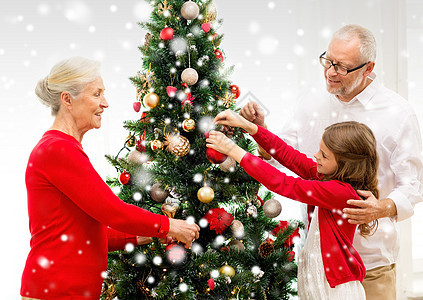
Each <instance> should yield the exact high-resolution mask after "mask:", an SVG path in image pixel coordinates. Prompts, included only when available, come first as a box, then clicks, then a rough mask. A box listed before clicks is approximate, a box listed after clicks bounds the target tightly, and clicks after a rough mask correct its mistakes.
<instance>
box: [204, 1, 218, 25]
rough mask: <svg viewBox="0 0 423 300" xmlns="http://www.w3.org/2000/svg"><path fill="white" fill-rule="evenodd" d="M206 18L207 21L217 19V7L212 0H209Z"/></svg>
mask: <svg viewBox="0 0 423 300" xmlns="http://www.w3.org/2000/svg"><path fill="white" fill-rule="evenodd" d="M206 19H207V20H208V21H209V22H213V21H216V19H217V9H216V6H214V4H213V3H212V2H210V4H209V5H208V6H207V12H206Z"/></svg>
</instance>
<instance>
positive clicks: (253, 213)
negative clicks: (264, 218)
mask: <svg viewBox="0 0 423 300" xmlns="http://www.w3.org/2000/svg"><path fill="white" fill-rule="evenodd" d="M247 215H249V216H252V217H253V218H257V207H255V206H254V205H250V206H249V207H248V208H247Z"/></svg>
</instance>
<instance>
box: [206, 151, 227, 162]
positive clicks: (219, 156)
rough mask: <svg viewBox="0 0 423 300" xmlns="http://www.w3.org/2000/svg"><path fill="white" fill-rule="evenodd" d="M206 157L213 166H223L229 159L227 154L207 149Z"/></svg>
mask: <svg viewBox="0 0 423 300" xmlns="http://www.w3.org/2000/svg"><path fill="white" fill-rule="evenodd" d="M206 156H207V159H208V160H209V162H211V163H212V164H221V163H223V162H224V161H225V160H226V159H227V158H228V156H227V155H226V154H223V153H220V152H218V151H216V150H214V149H212V148H207V150H206Z"/></svg>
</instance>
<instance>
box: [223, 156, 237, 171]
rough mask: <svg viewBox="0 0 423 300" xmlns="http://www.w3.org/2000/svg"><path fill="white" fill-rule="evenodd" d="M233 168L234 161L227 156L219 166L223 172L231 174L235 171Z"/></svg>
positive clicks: (234, 165)
mask: <svg viewBox="0 0 423 300" xmlns="http://www.w3.org/2000/svg"><path fill="white" fill-rule="evenodd" d="M235 167H236V160H235V159H233V158H232V157H230V156H228V157H227V158H226V159H225V161H224V162H222V163H220V164H219V168H220V169H221V170H222V171H223V172H233V171H235Z"/></svg>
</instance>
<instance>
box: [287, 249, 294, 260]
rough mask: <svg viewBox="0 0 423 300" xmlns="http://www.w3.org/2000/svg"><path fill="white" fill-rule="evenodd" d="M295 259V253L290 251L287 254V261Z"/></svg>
mask: <svg viewBox="0 0 423 300" xmlns="http://www.w3.org/2000/svg"><path fill="white" fill-rule="evenodd" d="M294 258H295V252H294V251H291V252H289V253H288V261H293V260H294Z"/></svg>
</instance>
